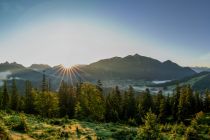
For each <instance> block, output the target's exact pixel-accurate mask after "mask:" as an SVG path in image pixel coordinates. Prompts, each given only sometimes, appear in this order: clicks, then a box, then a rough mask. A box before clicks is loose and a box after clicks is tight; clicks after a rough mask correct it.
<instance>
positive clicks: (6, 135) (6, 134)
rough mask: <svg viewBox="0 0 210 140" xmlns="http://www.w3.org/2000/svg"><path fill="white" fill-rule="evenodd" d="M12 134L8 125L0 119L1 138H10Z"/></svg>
mask: <svg viewBox="0 0 210 140" xmlns="http://www.w3.org/2000/svg"><path fill="white" fill-rule="evenodd" d="M10 139H11V138H10V134H9V131H8V129H7V127H6V126H5V125H4V123H3V122H2V121H0V140H10Z"/></svg>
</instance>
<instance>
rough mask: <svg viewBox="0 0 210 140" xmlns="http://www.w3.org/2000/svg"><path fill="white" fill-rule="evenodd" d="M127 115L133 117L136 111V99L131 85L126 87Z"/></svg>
mask: <svg viewBox="0 0 210 140" xmlns="http://www.w3.org/2000/svg"><path fill="white" fill-rule="evenodd" d="M128 98H129V100H128V117H129V118H134V116H135V113H136V101H135V97H134V89H133V87H132V86H129V89H128Z"/></svg>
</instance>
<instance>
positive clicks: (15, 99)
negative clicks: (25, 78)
mask: <svg viewBox="0 0 210 140" xmlns="http://www.w3.org/2000/svg"><path fill="white" fill-rule="evenodd" d="M18 103H19V95H18V91H17V86H16V81H15V79H13V80H12V94H11V109H13V110H15V111H17V110H18V105H19V104H18Z"/></svg>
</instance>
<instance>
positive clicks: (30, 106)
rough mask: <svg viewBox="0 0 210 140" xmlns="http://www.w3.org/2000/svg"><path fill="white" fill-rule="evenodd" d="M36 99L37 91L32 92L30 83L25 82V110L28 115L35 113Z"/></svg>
mask: <svg viewBox="0 0 210 140" xmlns="http://www.w3.org/2000/svg"><path fill="white" fill-rule="evenodd" d="M35 98H36V91H35V90H32V85H31V82H30V81H26V82H25V104H24V109H25V112H26V113H35Z"/></svg>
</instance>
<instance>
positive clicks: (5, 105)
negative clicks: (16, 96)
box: [2, 80, 9, 109]
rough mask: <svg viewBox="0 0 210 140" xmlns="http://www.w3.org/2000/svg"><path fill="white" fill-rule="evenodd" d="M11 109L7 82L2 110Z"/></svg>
mask: <svg viewBox="0 0 210 140" xmlns="http://www.w3.org/2000/svg"><path fill="white" fill-rule="evenodd" d="M8 107H9V94H8V89H7V81H6V80H5V81H4V85H3V93H2V108H3V109H7V108H8Z"/></svg>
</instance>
